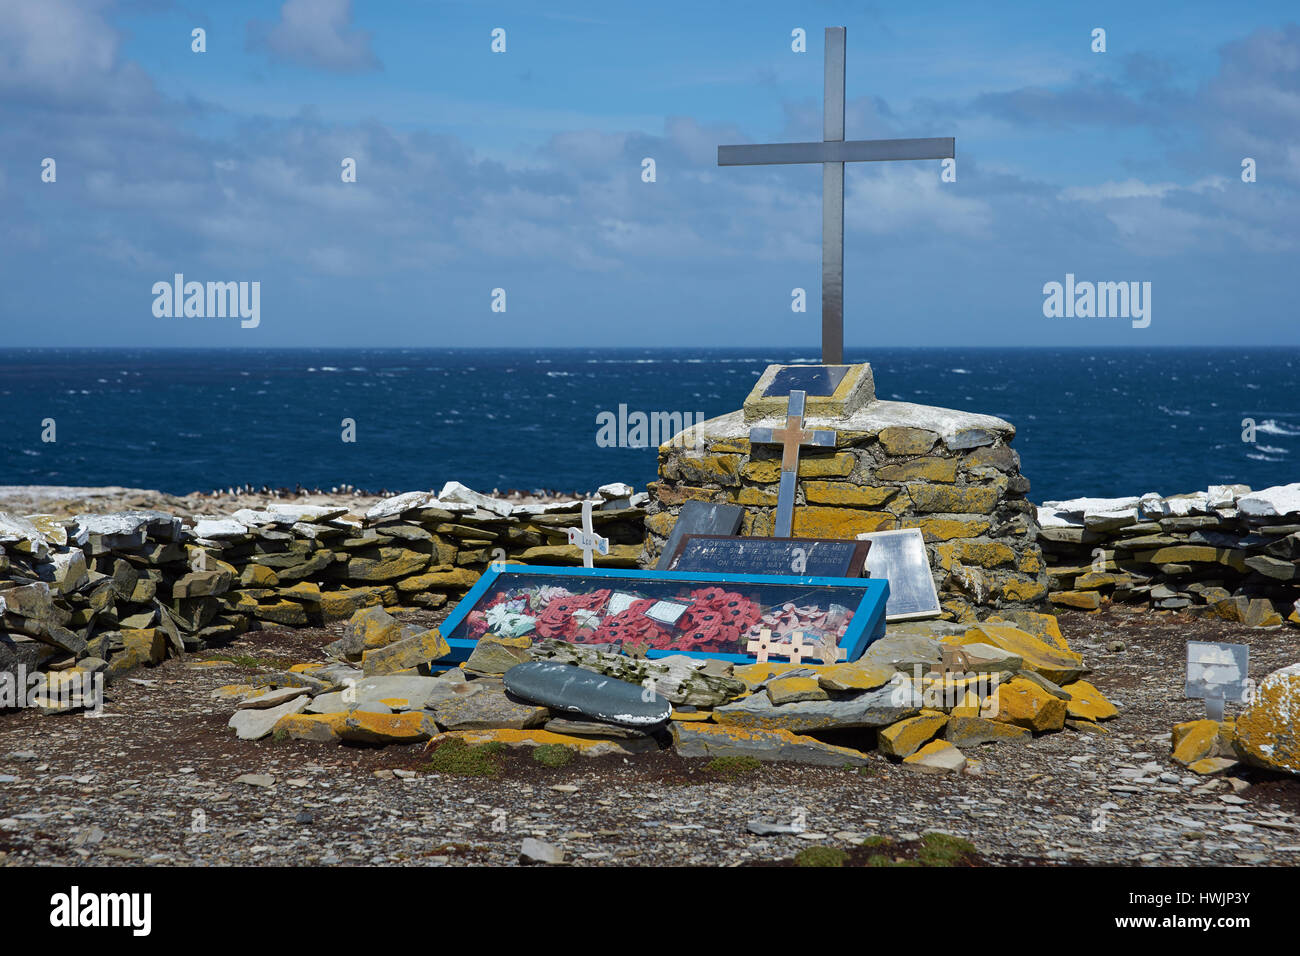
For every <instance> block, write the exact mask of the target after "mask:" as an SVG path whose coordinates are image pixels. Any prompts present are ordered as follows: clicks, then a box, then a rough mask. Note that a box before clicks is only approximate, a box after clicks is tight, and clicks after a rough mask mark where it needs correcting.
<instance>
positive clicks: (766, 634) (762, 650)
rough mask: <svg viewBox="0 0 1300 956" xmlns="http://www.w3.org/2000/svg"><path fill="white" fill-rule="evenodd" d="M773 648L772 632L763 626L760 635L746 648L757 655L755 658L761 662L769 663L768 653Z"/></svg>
mask: <svg viewBox="0 0 1300 956" xmlns="http://www.w3.org/2000/svg"><path fill="white" fill-rule="evenodd" d="M771 649H772V632H771V631H769V630H768V629H767V628H763V629H762V630H761V631H759V632H758V637H757V638H755V639H754V640H752V641H750V642H749V643H748V644H746V645H745V650H747V651H749V652H750V653H751V654H754V655H755V658H754V659H755V660H756V661H758V663H760V664H766V663H767V653H768V651H769V650H771Z"/></svg>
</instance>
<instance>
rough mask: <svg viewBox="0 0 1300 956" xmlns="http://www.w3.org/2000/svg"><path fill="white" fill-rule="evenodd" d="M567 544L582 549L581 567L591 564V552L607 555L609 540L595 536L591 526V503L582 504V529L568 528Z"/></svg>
mask: <svg viewBox="0 0 1300 956" xmlns="http://www.w3.org/2000/svg"><path fill="white" fill-rule="evenodd" d="M567 531H568V535H569V544H570V545H571V546H572V547H575V548H581V549H582V566H583V567H584V568H589V567H591V566H592V564H591V552H593V551H595V552H596V553H597V554H602V555H604V554H609V538H602V537H601V536H600V535H598V534H596V532H595V530H593V528H592V526H591V502H590V501H584V502H583V503H582V529H581V530H579V529H578V528H568V529H567Z"/></svg>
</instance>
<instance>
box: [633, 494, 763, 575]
mask: <svg viewBox="0 0 1300 956" xmlns="http://www.w3.org/2000/svg"><path fill="white" fill-rule="evenodd" d="M744 517H745V509H744V508H742V507H740V506H739V505H724V504H718V503H710V502H707V501H688V502H686V503H685V504H684V505H682V510H681V511H680V512H679V513H678V515H677V521H676V523H675V524H674V525H673V530H672V531H671V532H669V534H668V541H667V542H666V543H665V544H664V552H663V554H661V555H659V563H658V564H656V565H655V570H657V571H666V570H668V566H669V564H670V563H671V562H672V559H673V555H675V554H676V553H677V546H678V544H680V542H681V540H682V538H684V537H686V536H687V535H691V534H726V535H730V534H735V533H736V531H737V530H739V528H740V522H741V521H742V520H743V519H744Z"/></svg>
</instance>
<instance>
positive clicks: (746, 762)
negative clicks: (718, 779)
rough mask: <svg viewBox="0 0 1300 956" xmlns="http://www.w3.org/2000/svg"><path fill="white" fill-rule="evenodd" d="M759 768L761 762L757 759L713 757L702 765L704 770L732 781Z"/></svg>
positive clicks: (747, 757) (761, 764)
mask: <svg viewBox="0 0 1300 956" xmlns="http://www.w3.org/2000/svg"><path fill="white" fill-rule="evenodd" d="M761 766H763V761H761V760H759V759H758V758H757V757H749V756H736V757H714V758H713V759H712V760H710V761H709V762H708V763H706V764H705V765H704V769H705V770H708V771H710V772H712V773H717V774H721V775H722V776H724V777H731V778H733V779H734V778H736V777H743V776H745V775H746V774H750V773H753V772H754V771H756V770H758V769H759V768H760V767H761Z"/></svg>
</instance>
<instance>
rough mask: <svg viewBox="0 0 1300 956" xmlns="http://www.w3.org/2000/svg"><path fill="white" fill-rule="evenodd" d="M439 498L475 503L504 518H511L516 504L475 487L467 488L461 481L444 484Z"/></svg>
mask: <svg viewBox="0 0 1300 956" xmlns="http://www.w3.org/2000/svg"><path fill="white" fill-rule="evenodd" d="M438 500H439V501H450V502H454V503H456V504H465V505H473V506H474V507H476V508H482V509H483V510H484V511H490V512H492V513H493V514H495V515H500V516H501V517H503V518H509V517H510V514H511V512H513V511H514V509H515V506H514V505H512V504H511V503H510V502H508V501H502V500H501V499H500V498H493V497H492V496H491V495H484V494H479V493H478V492H477V491H475V490H474V489H473V488H467V487H466V486H465V485H462V484H461V483H460V482H459V481H449V482H447V483H446V484H445V485H443V486H442V491H440V492H438Z"/></svg>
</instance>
